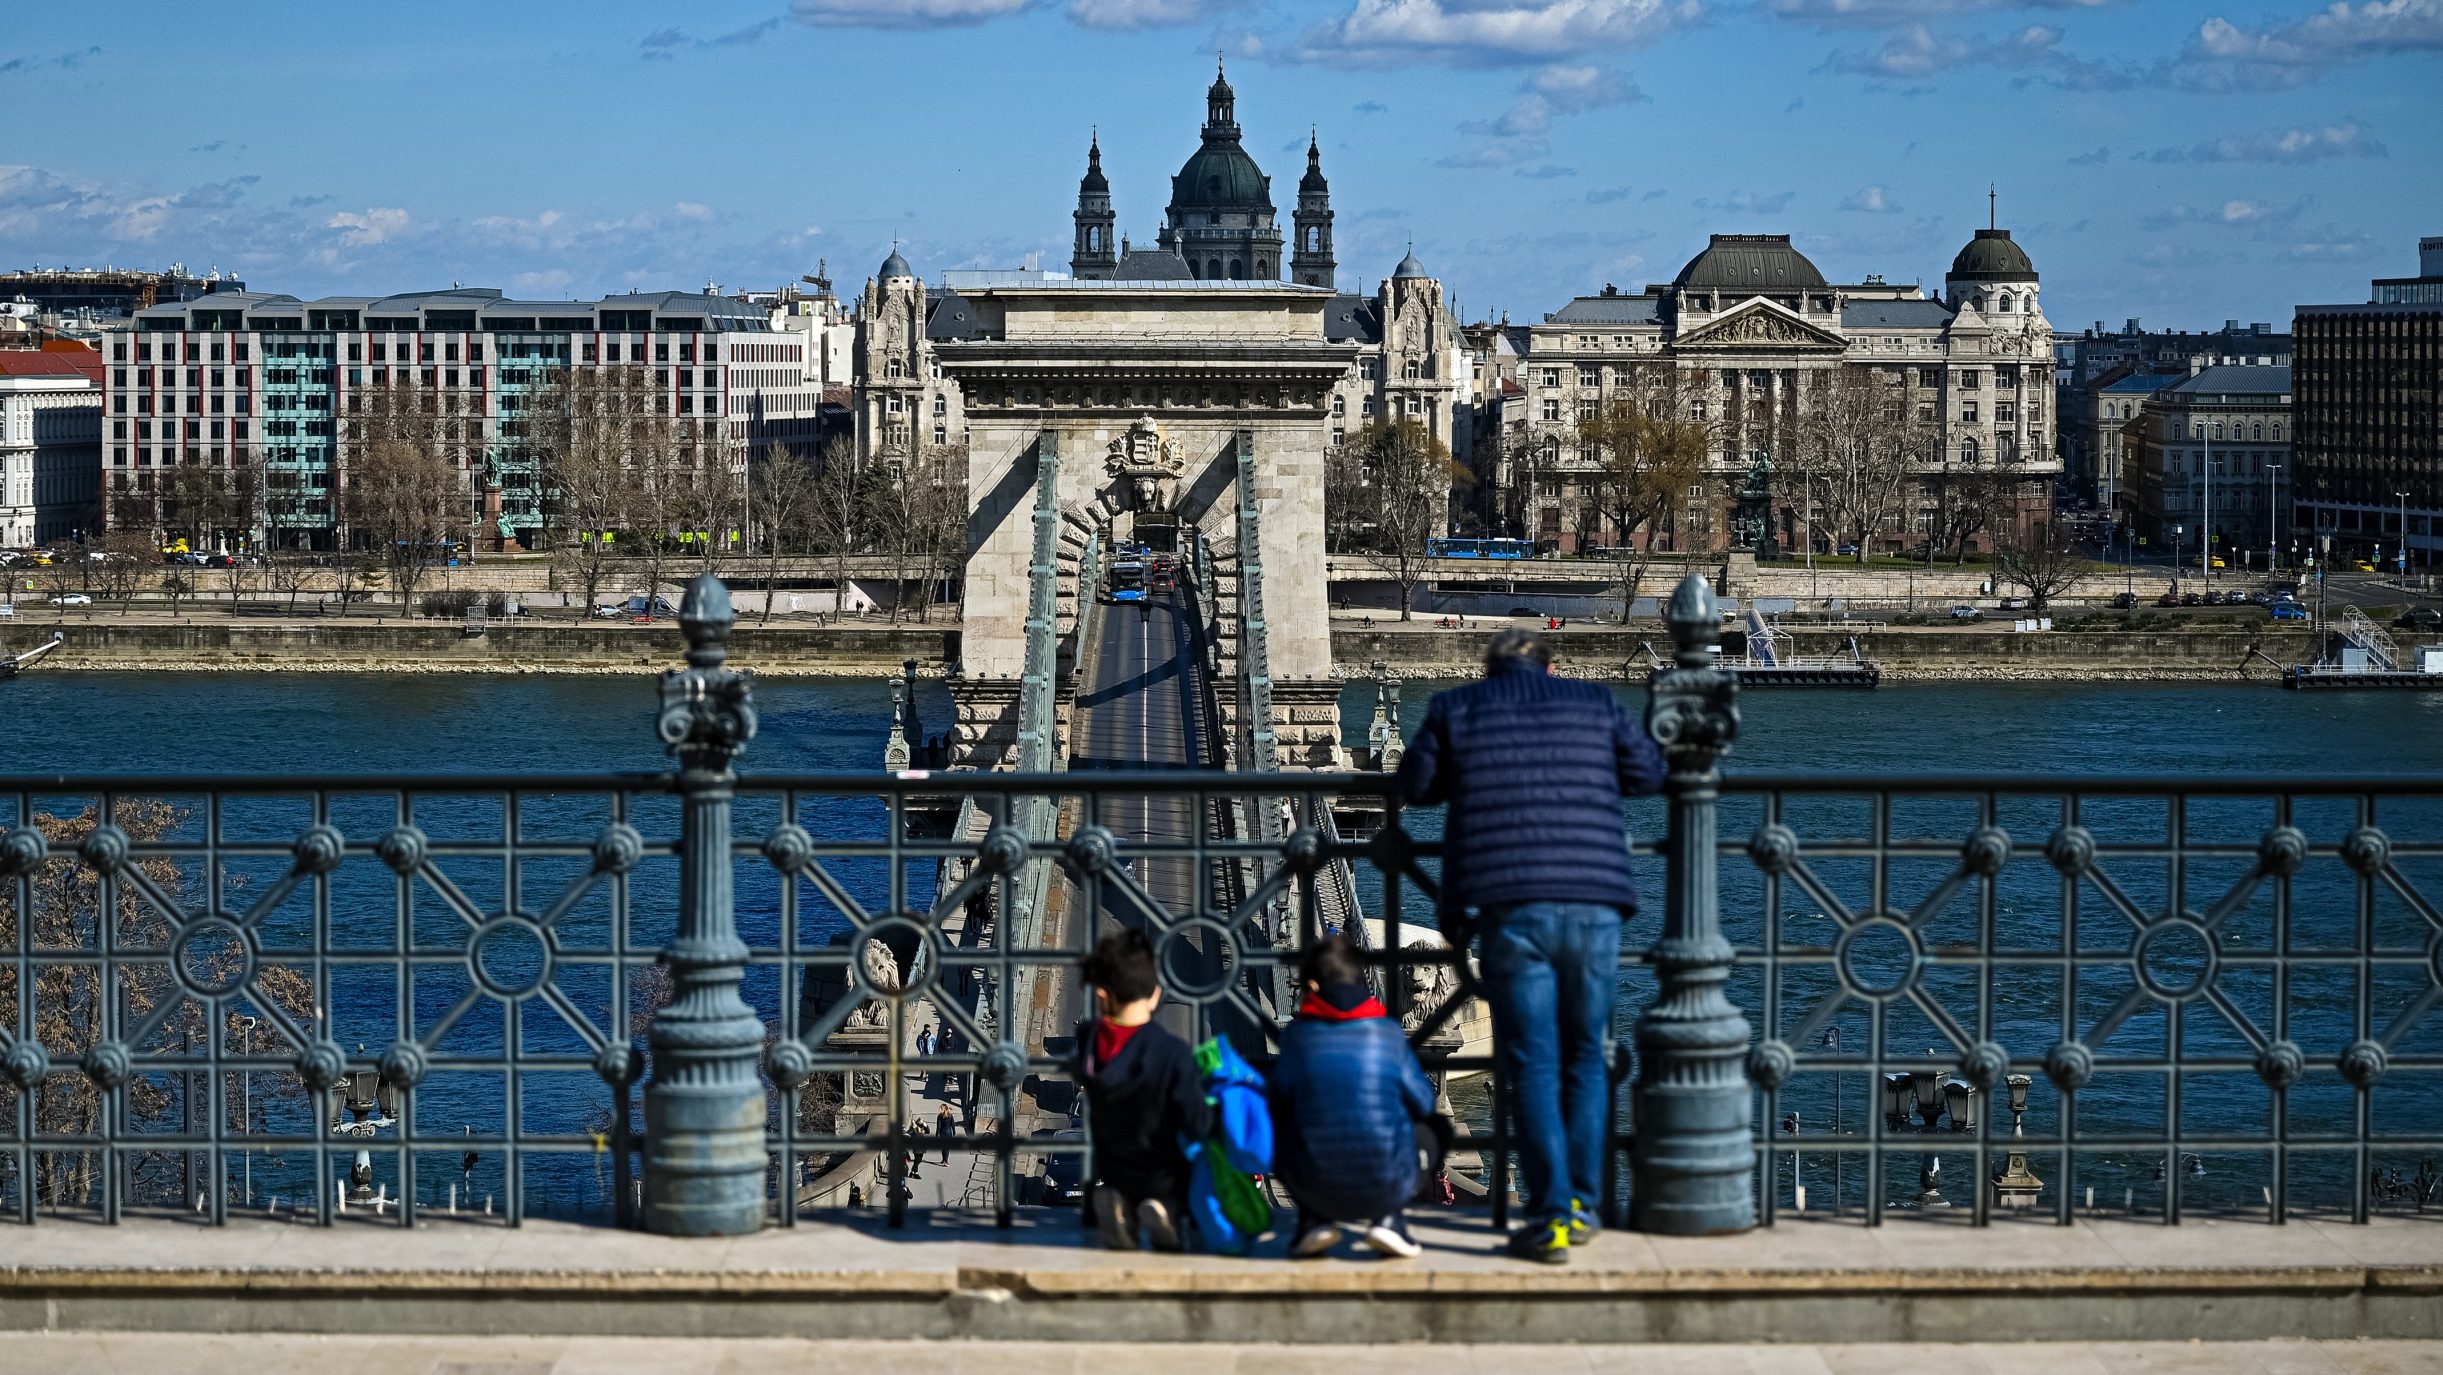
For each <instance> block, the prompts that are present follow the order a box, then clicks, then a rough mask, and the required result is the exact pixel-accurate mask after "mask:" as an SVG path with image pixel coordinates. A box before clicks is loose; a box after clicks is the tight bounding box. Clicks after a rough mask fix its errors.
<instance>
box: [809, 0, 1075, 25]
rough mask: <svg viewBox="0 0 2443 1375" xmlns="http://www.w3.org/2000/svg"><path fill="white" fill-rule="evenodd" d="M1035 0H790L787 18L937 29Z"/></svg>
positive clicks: (1005, 12) (816, 22) (818, 22)
mask: <svg viewBox="0 0 2443 1375" xmlns="http://www.w3.org/2000/svg"><path fill="white" fill-rule="evenodd" d="M1033 3H1034V0H791V3H790V5H789V17H790V18H792V19H795V20H797V21H798V22H799V23H801V24H812V25H814V26H816V27H818V28H854V29H938V28H951V27H956V26H959V25H963V24H981V23H983V22H985V21H986V20H989V19H999V18H1002V17H1003V16H1005V15H1012V14H1016V13H1018V12H1019V11H1020V10H1023V9H1026V8H1027V7H1029V6H1030V5H1032V4H1033Z"/></svg>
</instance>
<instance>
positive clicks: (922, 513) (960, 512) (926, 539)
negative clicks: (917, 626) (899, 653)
mask: <svg viewBox="0 0 2443 1375" xmlns="http://www.w3.org/2000/svg"><path fill="white" fill-rule="evenodd" d="M879 478H880V480H879V481H878V482H877V483H876V484H875V493H876V496H875V500H876V503H877V514H878V517H879V519H877V520H876V522H875V525H876V528H877V530H878V532H879V533H880V534H881V536H882V538H883V542H884V543H885V544H886V545H887V546H888V551H889V553H890V554H891V564H892V568H891V573H892V579H893V582H894V583H895V589H894V591H893V593H892V597H891V621H892V623H893V624H897V623H898V621H899V619H900V617H901V616H902V615H903V614H904V612H905V603H906V601H907V592H908V589H910V588H911V587H912V588H914V589H915V593H916V619H917V620H919V621H929V620H931V619H932V611H933V592H934V589H935V587H936V586H938V585H939V584H940V582H941V580H942V576H943V573H944V570H945V569H946V567H947V566H948V564H949V561H950V560H951V559H953V558H955V557H956V555H957V551H958V550H959V549H960V548H961V547H962V546H963V545H964V543H965V539H966V531H967V451H966V450H965V449H964V448H961V447H959V446H956V445H944V444H927V445H921V446H919V447H918V448H916V450H915V451H914V452H912V453H910V454H909V455H908V456H907V457H905V458H903V459H897V460H894V459H891V458H888V457H886V458H884V459H883V460H882V463H881V472H880V474H879Z"/></svg>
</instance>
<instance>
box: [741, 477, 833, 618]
mask: <svg viewBox="0 0 2443 1375" xmlns="http://www.w3.org/2000/svg"><path fill="white" fill-rule="evenodd" d="M747 489H748V492H749V494H750V497H751V504H752V505H753V506H754V508H755V515H756V518H757V520H758V521H759V522H760V523H761V524H762V526H763V559H764V562H763V620H764V621H766V622H769V621H770V620H771V619H772V589H773V587H774V585H775V584H777V583H778V582H779V581H780V560H781V555H782V554H784V553H786V552H788V551H791V550H797V549H803V548H804V547H805V545H806V542H807V536H808V535H809V533H810V528H809V526H810V522H809V516H810V514H811V512H812V509H813V506H814V500H815V490H816V487H815V476H814V469H812V468H810V467H808V466H807V464H806V461H805V460H804V459H803V458H800V457H799V456H797V455H796V454H793V453H791V452H789V451H788V449H787V448H785V447H783V446H782V445H779V444H774V445H773V446H772V447H771V448H769V449H767V450H765V451H764V455H763V458H762V459H761V460H760V461H758V462H757V463H756V464H755V466H754V467H753V468H751V469H749V470H748V471H747Z"/></svg>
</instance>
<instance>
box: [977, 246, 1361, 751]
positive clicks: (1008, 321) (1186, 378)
mask: <svg viewBox="0 0 2443 1375" xmlns="http://www.w3.org/2000/svg"><path fill="white" fill-rule="evenodd" d="M961 296H962V299H963V300H964V301H965V302H966V303H967V305H968V307H969V315H970V316H971V317H972V320H973V324H972V327H971V329H970V330H969V331H968V332H967V333H966V334H965V335H964V336H963V337H960V338H955V339H952V338H940V339H937V342H936V346H935V356H936V358H937V359H938V360H939V362H940V364H941V366H942V368H943V370H944V371H945V372H946V373H947V375H948V377H949V379H950V380H951V381H952V382H954V383H955V384H956V385H957V386H958V388H959V390H960V392H961V394H962V395H963V397H964V398H965V402H966V417H967V425H968V430H969V434H970V439H969V444H968V464H969V467H968V496H969V501H970V503H971V507H972V510H971V514H970V515H969V517H968V530H967V545H968V550H969V553H968V559H967V568H966V606H965V614H964V618H963V627H964V628H963V631H962V634H961V650H960V666H959V668H960V672H959V676H958V677H957V678H956V679H954V681H953V683H952V693H953V696H954V699H955V700H956V702H957V705H958V722H957V725H956V727H955V729H954V731H953V733H952V744H951V763H952V766H953V767H975V768H998V767H1007V766H1008V765H1009V764H1010V762H1011V760H1012V757H1013V746H1014V742H1015V740H1016V738H1017V704H1018V686H1019V680H1020V677H1021V675H1022V674H1023V672H1024V670H1025V647H1024V646H1025V626H1026V620H1027V612H1028V568H1029V565H1030V563H1031V562H1032V556H1033V544H1034V540H1033V530H1032V524H1033V522H1032V520H1031V518H1030V517H1031V513H1032V511H1033V509H1034V502H1035V490H1036V484H1037V479H1038V473H1039V468H1038V460H1039V457H1040V455H1041V454H1042V453H1043V451H1044V450H1045V448H1046V447H1047V445H1046V436H1050V440H1049V447H1050V448H1052V449H1053V450H1055V451H1056V452H1057V454H1058V460H1057V463H1056V473H1057V478H1058V494H1059V503H1060V510H1061V520H1062V525H1063V533H1062V539H1061V553H1060V564H1061V569H1060V587H1061V610H1062V629H1063V630H1064V631H1065V630H1066V629H1067V628H1068V627H1069V625H1070V624H1072V618H1074V616H1075V615H1076V613H1077V611H1078V608H1077V607H1076V604H1075V599H1076V588H1077V576H1078V575H1077V566H1078V562H1079V559H1080V557H1081V556H1082V554H1083V551H1084V550H1085V548H1086V546H1087V543H1088V541H1089V540H1090V538H1091V537H1092V536H1094V535H1095V534H1097V533H1101V534H1103V535H1104V536H1105V537H1106V539H1105V544H1106V547H1108V546H1109V543H1110V541H1111V540H1112V539H1115V538H1125V537H1127V536H1128V535H1129V533H1130V531H1131V526H1132V523H1133V522H1135V521H1136V520H1137V519H1138V518H1140V517H1143V516H1146V515H1148V514H1152V515H1157V516H1159V518H1160V519H1161V520H1162V521H1163V522H1164V523H1165V524H1166V525H1168V524H1171V523H1174V522H1175V524H1176V526H1177V527H1178V528H1180V529H1181V530H1182V531H1183V533H1184V531H1185V530H1186V529H1187V528H1188V527H1193V528H1194V530H1195V531H1196V532H1198V534H1199V535H1200V537H1201V538H1202V539H1203V540H1204V541H1205V542H1206V544H1207V545H1208V547H1210V548H1211V549H1212V550H1213V552H1214V553H1215V555H1216V561H1217V563H1218V564H1219V565H1220V576H1219V577H1218V578H1217V579H1216V581H1217V583H1219V584H1220V591H1221V594H1222V601H1223V604H1224V617H1223V619H1224V629H1223V635H1222V639H1221V642H1220V643H1219V644H1218V645H1217V650H1218V653H1219V657H1220V659H1221V664H1220V675H1219V676H1220V677H1221V678H1222V679H1223V680H1229V679H1232V678H1235V676H1236V670H1237V662H1238V652H1239V647H1238V645H1237V643H1236V638H1237V626H1238V624H1239V623H1240V622H1241V618H1240V617H1239V616H1237V615H1236V614H1235V610H1234V605H1235V604H1234V602H1233V600H1232V599H1233V598H1234V597H1235V595H1236V587H1237V573H1236V570H1237V568H1238V566H1239V563H1240V555H1241V554H1242V552H1243V551H1241V550H1240V548H1239V528H1240V526H1239V520H1238V515H1239V511H1238V507H1239V496H1240V485H1239V484H1240V480H1241V474H1242V466H1241V465H1242V462H1243V463H1244V464H1245V465H1247V469H1248V471H1249V472H1251V475H1252V481H1253V491H1254V496H1255V503H1256V507H1257V510H1258V513H1259V521H1258V527H1259V529H1260V532H1261V533H1260V539H1261V548H1260V550H1259V551H1258V552H1259V555H1260V558H1261V560H1262V564H1263V567H1264V569H1265V570H1266V576H1265V579H1264V581H1263V588H1264V593H1263V595H1264V601H1265V605H1264V607H1263V612H1264V620H1265V622H1266V624H1267V627H1268V633H1267V636H1266V643H1267V656H1266V657H1267V660H1268V668H1269V672H1270V677H1271V680H1272V712H1271V716H1272V726H1273V731H1274V735H1275V738H1276V740H1277V742H1278V745H1277V748H1278V752H1279V758H1280V761H1281V763H1282V765H1283V766H1284V767H1291V768H1329V767H1334V766H1336V765H1337V764H1338V762H1339V706H1338V704H1339V692H1340V685H1339V683H1338V681H1337V680H1335V679H1334V678H1333V677H1332V651H1331V630H1330V625H1329V622H1328V619H1327V613H1328V605H1327V603H1326V600H1325V579H1324V577H1323V571H1324V566H1325V565H1324V549H1323V489H1324V452H1325V450H1326V448H1327V447H1328V445H1329V425H1330V406H1331V393H1332V389H1333V386H1334V384H1335V383H1337V382H1338V381H1339V380H1340V379H1341V378H1342V377H1343V376H1344V375H1345V374H1347V373H1348V372H1349V371H1350V370H1351V368H1352V366H1353V365H1354V363H1355V361H1356V359H1357V355H1358V348H1359V346H1358V345H1355V344H1351V343H1341V342H1334V341H1333V340H1331V339H1330V338H1329V337H1327V331H1326V316H1327V307H1328V306H1329V304H1330V303H1331V302H1332V300H1333V299H1334V298H1333V295H1332V293H1331V292H1330V291H1328V290H1324V289H1321V288H1316V287H1307V286H1297V285H1291V284H1287V283H1282V284H1279V285H1271V286H1257V285H1255V284H1253V283H1240V284H1233V285H1207V284H1205V283H1203V282H1199V281H1193V280H1190V281H1173V282H1126V283H1118V282H1113V283H1103V282H1080V281H1074V280H1068V281H1064V280H1051V281H1027V282H1018V283H1014V284H1009V285H993V286H982V287H974V288H968V289H966V290H964V291H962V292H961ZM1242 454H1243V457H1242ZM1232 724H1233V725H1234V726H1236V725H1238V724H1240V723H1236V722H1232ZM1231 733H1232V734H1233V735H1239V734H1242V732H1241V731H1239V730H1236V729H1234V730H1233V731H1232V732H1231ZM1234 762H1235V761H1234Z"/></svg>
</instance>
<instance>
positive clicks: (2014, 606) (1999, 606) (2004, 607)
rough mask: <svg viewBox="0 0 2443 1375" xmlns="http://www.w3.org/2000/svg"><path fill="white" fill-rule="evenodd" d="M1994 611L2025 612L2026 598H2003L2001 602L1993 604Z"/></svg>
mask: <svg viewBox="0 0 2443 1375" xmlns="http://www.w3.org/2000/svg"><path fill="white" fill-rule="evenodd" d="M1994 609H1995V610H1998V611H2025V610H2027V598H2025V597H2004V598H2003V599H2002V600H2000V601H1998V602H1995V603H1994Z"/></svg>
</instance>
